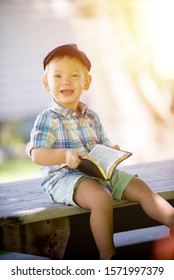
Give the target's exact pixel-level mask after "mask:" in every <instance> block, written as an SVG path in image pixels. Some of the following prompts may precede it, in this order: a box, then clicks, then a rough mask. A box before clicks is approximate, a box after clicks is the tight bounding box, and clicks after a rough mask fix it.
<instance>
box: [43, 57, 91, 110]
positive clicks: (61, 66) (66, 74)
mask: <svg viewBox="0 0 174 280" xmlns="http://www.w3.org/2000/svg"><path fill="white" fill-rule="evenodd" d="M90 82H91V76H90V75H89V74H88V72H87V69H86V67H85V66H84V65H83V64H82V63H81V62H80V61H79V60H78V59H77V58H75V57H68V56H64V57H59V58H55V59H53V60H51V61H50V63H49V64H48V65H47V67H46V75H44V78H43V83H44V86H45V88H46V90H47V91H50V92H51V94H52V96H53V98H54V99H55V100H56V101H57V103H58V104H60V105H61V106H63V107H64V108H67V109H70V110H72V111H77V109H78V104H79V99H80V96H81V94H82V92H83V90H84V89H88V88H89V85H90Z"/></svg>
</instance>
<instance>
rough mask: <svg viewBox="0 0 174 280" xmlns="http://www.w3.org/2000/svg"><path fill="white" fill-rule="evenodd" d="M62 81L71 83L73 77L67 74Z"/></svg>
mask: <svg viewBox="0 0 174 280" xmlns="http://www.w3.org/2000/svg"><path fill="white" fill-rule="evenodd" d="M62 82H63V83H70V82H71V79H70V77H69V76H65V77H63V79H62Z"/></svg>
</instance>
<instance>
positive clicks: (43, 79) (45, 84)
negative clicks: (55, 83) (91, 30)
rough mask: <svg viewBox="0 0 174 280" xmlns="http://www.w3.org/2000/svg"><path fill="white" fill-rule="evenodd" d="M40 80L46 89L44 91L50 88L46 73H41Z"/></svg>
mask: <svg viewBox="0 0 174 280" xmlns="http://www.w3.org/2000/svg"><path fill="white" fill-rule="evenodd" d="M42 82H43V85H44V88H45V90H46V91H49V90H50V88H49V85H48V79H47V76H46V75H43V78H42Z"/></svg>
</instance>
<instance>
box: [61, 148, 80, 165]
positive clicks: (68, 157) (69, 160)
mask: <svg viewBox="0 0 174 280" xmlns="http://www.w3.org/2000/svg"><path fill="white" fill-rule="evenodd" d="M83 156H84V154H82V153H80V152H77V151H75V150H67V151H66V154H65V161H66V165H67V166H68V167H70V168H77V167H78V166H79V164H80V161H81V160H80V157H83Z"/></svg>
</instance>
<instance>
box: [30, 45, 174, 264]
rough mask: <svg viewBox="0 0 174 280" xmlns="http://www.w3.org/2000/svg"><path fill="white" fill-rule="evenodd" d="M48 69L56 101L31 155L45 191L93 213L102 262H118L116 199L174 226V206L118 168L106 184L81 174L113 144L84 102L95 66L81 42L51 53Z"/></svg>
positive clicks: (38, 127)
mask: <svg viewBox="0 0 174 280" xmlns="http://www.w3.org/2000/svg"><path fill="white" fill-rule="evenodd" d="M43 65H44V75H43V84H44V87H45V89H46V91H50V93H51V95H52V97H53V99H52V102H51V104H50V105H49V107H48V108H46V109H45V110H44V111H43V112H42V113H41V114H40V115H39V116H38V117H37V119H36V121H35V124H34V128H33V129H32V132H31V147H32V148H31V156H32V160H33V161H34V162H35V163H37V164H39V165H41V166H42V168H41V170H42V172H43V176H44V180H43V182H42V186H43V189H44V190H45V191H47V193H48V194H49V195H50V197H51V198H52V199H53V201H55V202H58V203H66V204H68V205H75V206H77V207H83V208H86V209H90V210H91V214H90V226H91V230H92V233H93V236H94V239H95V242H96V245H97V247H98V250H99V254H100V259H105V260H107V259H116V258H117V254H116V248H115V247H114V243H113V198H115V199H126V200H130V201H136V202H139V203H140V204H141V206H142V208H143V209H144V211H145V212H146V213H147V215H149V216H150V217H151V218H153V219H155V220H157V221H159V222H160V223H162V224H165V225H166V226H168V227H169V228H170V229H172V228H174V209H173V207H172V206H171V205H170V204H169V203H168V202H167V201H165V200H164V199H163V198H161V197H160V196H159V195H157V194H155V193H153V192H152V191H151V190H150V189H149V187H148V186H147V185H146V184H145V183H144V182H143V181H141V180H140V179H138V178H137V177H135V176H134V175H132V174H128V173H125V172H121V171H119V170H116V171H115V173H114V176H113V177H112V179H111V181H104V180H99V179H96V178H93V177H89V176H87V175H85V174H83V173H81V172H80V171H78V165H79V163H80V158H81V157H82V156H83V155H85V154H87V153H88V152H89V151H90V150H91V149H92V148H93V147H94V146H95V145H96V144H97V143H100V144H106V145H110V146H111V143H110V141H109V140H108V138H107V136H106V134H105V132H104V129H103V127H102V124H101V123H100V120H99V118H98V116H97V114H96V113H95V112H93V111H92V110H89V109H88V108H87V106H86V105H85V104H83V103H82V102H80V97H81V94H82V92H83V90H88V88H89V86H90V83H91V76H90V74H89V71H90V68H91V63H90V61H89V59H88V57H87V56H86V55H85V53H84V52H82V51H81V50H79V49H78V47H77V46H76V45H75V44H67V45H62V46H59V47H57V48H55V49H54V50H52V51H51V52H49V53H48V55H47V56H46V57H45V59H44V62H43ZM114 148H115V149H119V146H118V145H115V146H114ZM64 163H66V165H67V166H66V167H63V165H62V164H64Z"/></svg>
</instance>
